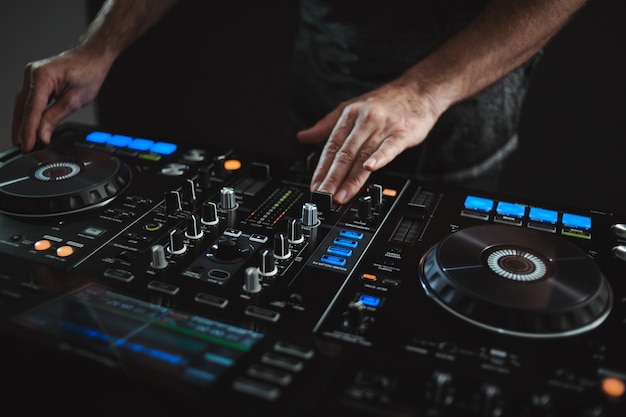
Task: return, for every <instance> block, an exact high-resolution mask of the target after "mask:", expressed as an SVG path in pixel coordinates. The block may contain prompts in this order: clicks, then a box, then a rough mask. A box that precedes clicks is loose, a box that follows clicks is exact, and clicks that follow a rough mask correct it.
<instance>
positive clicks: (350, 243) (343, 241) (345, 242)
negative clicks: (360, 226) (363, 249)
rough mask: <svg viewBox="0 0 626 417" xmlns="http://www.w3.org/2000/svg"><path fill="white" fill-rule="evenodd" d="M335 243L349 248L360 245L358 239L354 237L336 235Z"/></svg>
mask: <svg viewBox="0 0 626 417" xmlns="http://www.w3.org/2000/svg"><path fill="white" fill-rule="evenodd" d="M333 243H334V244H335V245H339V246H345V247H348V248H356V247H357V246H359V242H358V241H356V240H352V239H344V238H342V237H336V238H335V240H333Z"/></svg>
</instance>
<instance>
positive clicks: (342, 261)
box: [322, 255, 348, 266]
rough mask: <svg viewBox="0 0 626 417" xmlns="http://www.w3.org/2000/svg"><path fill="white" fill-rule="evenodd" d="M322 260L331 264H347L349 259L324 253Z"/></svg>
mask: <svg viewBox="0 0 626 417" xmlns="http://www.w3.org/2000/svg"><path fill="white" fill-rule="evenodd" d="M322 262H324V263H326V264H329V265H336V266H345V265H346V263H347V262H348V261H346V259H345V258H340V257H339V256H332V255H322Z"/></svg>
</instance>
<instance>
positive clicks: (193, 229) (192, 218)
mask: <svg viewBox="0 0 626 417" xmlns="http://www.w3.org/2000/svg"><path fill="white" fill-rule="evenodd" d="M203 234H204V233H203V232H202V229H201V228H200V221H199V220H198V217H197V216H196V215H195V214H193V213H190V214H189V215H187V230H186V231H185V236H187V237H188V238H189V239H200V238H201V237H202V235H203Z"/></svg>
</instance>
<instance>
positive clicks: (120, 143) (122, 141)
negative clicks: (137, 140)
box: [107, 135, 133, 148]
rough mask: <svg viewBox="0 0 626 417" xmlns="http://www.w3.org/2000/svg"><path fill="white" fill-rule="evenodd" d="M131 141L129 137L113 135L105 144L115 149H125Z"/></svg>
mask: <svg viewBox="0 0 626 417" xmlns="http://www.w3.org/2000/svg"><path fill="white" fill-rule="evenodd" d="M132 140H133V138H131V137H130V136H124V135H113V136H111V138H110V139H109V140H108V141H107V144H109V145H111V146H115V147H116V148H125V147H126V146H128V144H129V143H130V142H131V141H132Z"/></svg>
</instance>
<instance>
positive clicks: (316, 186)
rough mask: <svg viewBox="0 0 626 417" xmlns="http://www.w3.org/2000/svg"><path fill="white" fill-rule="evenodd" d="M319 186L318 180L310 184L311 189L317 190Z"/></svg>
mask: <svg viewBox="0 0 626 417" xmlns="http://www.w3.org/2000/svg"><path fill="white" fill-rule="evenodd" d="M319 187H320V183H319V182H314V183H313V184H311V190H313V191H317V190H318V188H319Z"/></svg>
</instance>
